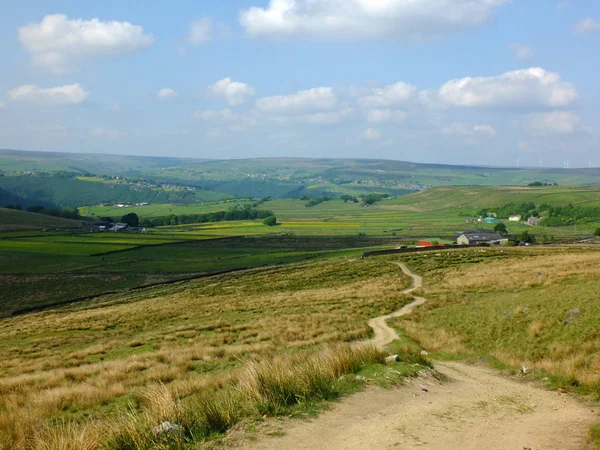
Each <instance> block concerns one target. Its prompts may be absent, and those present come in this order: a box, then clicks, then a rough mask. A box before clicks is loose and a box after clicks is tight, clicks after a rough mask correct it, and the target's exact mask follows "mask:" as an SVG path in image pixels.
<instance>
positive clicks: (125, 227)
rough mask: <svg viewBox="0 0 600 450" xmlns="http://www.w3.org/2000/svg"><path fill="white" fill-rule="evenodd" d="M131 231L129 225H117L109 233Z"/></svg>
mask: <svg viewBox="0 0 600 450" xmlns="http://www.w3.org/2000/svg"><path fill="white" fill-rule="evenodd" d="M127 230H129V225H127V224H126V223H115V224H114V225H113V226H112V227H111V228H109V229H108V231H112V232H114V233H122V232H123V231H127Z"/></svg>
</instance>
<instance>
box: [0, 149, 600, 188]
mask: <svg viewBox="0 0 600 450" xmlns="http://www.w3.org/2000/svg"><path fill="white" fill-rule="evenodd" d="M0 171H1V172H4V173H5V174H7V175H23V174H26V173H28V172H47V173H54V172H57V171H69V172H76V173H79V174H87V175H109V176H125V177H130V178H143V179H145V180H148V181H152V182H155V183H181V184H185V185H189V186H195V187H197V188H199V189H204V190H206V191H214V192H218V193H225V194H229V195H231V196H254V197H264V196H272V197H278V198H294V197H301V196H303V195H305V194H312V195H320V194H322V193H332V194H333V193H335V194H344V193H346V194H354V195H355V194H356V193H368V192H385V193H389V194H391V195H393V194H396V195H401V194H403V193H405V191H406V190H409V191H410V190H417V189H421V188H423V187H430V186H456V185H480V186H498V185H513V186H525V185H527V184H529V183H531V182H534V181H541V182H547V183H558V184H560V185H569V186H574V185H577V186H584V185H599V184H600V169H595V168H594V169H556V168H554V169H553V168H515V167H513V168H507V167H504V168H502V167H469V166H451V165H442V164H420V163H411V162H406V161H392V160H376V159H308V158H255V159H239V160H203V159H192V158H159V157H137V156H119V155H101V154H67V153H49V152H23V151H12V150H0ZM0 186H1V185H0ZM403 191H404V192H403Z"/></svg>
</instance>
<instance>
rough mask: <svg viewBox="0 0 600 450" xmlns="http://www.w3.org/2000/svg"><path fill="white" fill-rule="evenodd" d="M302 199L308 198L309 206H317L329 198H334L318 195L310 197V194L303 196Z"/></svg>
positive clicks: (307, 205)
mask: <svg viewBox="0 0 600 450" xmlns="http://www.w3.org/2000/svg"><path fill="white" fill-rule="evenodd" d="M301 200H308V203H307V204H306V207H307V208H312V207H313V206H317V205H320V204H321V203H323V202H328V201H329V200H332V199H331V198H330V197H325V196H323V197H316V198H310V197H308V196H306V195H305V196H304V197H302V198H301Z"/></svg>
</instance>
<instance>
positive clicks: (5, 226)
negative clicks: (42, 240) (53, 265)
mask: <svg viewBox="0 0 600 450" xmlns="http://www.w3.org/2000/svg"><path fill="white" fill-rule="evenodd" d="M80 226H81V221H79V220H71V219H63V218H61V217H53V216H46V215H44V214H36V213H30V212H26V211H16V210H14V209H6V208H0V231H10V230H39V229H42V228H78V227H80Z"/></svg>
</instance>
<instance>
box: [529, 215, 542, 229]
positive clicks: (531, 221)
mask: <svg viewBox="0 0 600 450" xmlns="http://www.w3.org/2000/svg"><path fill="white" fill-rule="evenodd" d="M541 220H542V219H541V217H533V216H531V217H530V218H529V219H527V224H528V225H532V226H534V227H535V226H538V225H539V224H540V221H541Z"/></svg>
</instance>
